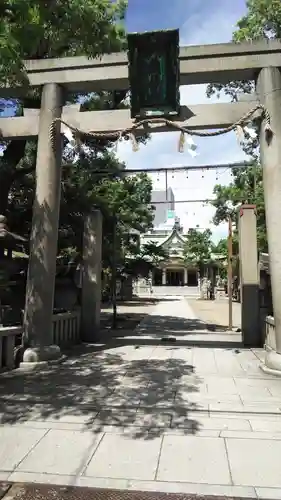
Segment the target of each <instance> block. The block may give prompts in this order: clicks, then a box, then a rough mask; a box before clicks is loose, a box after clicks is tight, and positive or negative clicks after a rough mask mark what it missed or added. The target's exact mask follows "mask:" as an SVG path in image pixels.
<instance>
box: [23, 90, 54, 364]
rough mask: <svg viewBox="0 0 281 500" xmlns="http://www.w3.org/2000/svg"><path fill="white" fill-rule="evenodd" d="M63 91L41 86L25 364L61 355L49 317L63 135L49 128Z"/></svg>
mask: <svg viewBox="0 0 281 500" xmlns="http://www.w3.org/2000/svg"><path fill="white" fill-rule="evenodd" d="M62 106H63V89H62V88H61V87H60V86H59V85H58V84H56V83H49V84H46V85H44V87H43V89H42V98H41V109H40V118H39V134H38V146H37V159H36V190H35V199H34V205H33V218H32V230H31V237H30V252H29V266H28V276H27V285H26V299H25V300H26V302H25V313H24V324H23V346H24V347H27V349H26V350H25V352H24V355H23V362H24V363H36V362H37V363H38V362H39V363H40V362H44V361H48V360H53V359H58V358H59V357H60V348H59V347H58V346H55V345H52V343H53V335H52V330H53V328H52V317H53V303H54V289H55V277H56V255H57V239H58V222H59V209H60V192H61V157H62V138H61V135H60V124H59V123H58V124H57V134H56V144H55V149H53V147H52V144H51V140H50V126H51V124H52V122H53V120H54V119H55V118H60V117H61V115H62Z"/></svg>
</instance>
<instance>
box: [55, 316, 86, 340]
mask: <svg viewBox="0 0 281 500" xmlns="http://www.w3.org/2000/svg"><path fill="white" fill-rule="evenodd" d="M79 341H80V310H77V311H74V312H65V313H59V314H54V316H53V343H54V344H56V345H59V346H66V345H71V344H77V343H78V342H79Z"/></svg>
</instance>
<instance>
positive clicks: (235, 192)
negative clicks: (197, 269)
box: [207, 0, 281, 252]
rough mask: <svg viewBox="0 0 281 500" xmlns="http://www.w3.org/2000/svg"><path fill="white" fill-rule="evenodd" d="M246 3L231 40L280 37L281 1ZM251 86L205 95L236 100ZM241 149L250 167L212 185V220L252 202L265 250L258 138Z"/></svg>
mask: <svg viewBox="0 0 281 500" xmlns="http://www.w3.org/2000/svg"><path fill="white" fill-rule="evenodd" d="M246 5H247V13H246V15H245V16H243V17H242V18H241V19H240V20H239V21H238V22H237V29H236V30H235V31H234V33H233V38H232V41H233V42H235V43H240V42H243V41H247V42H251V41H254V40H259V39H261V38H264V39H274V38H280V36H281V3H280V1H279V0H248V1H247V2H246ZM254 87H255V84H254V82H251V81H250V82H244V81H232V82H230V83H228V84H227V85H223V84H216V85H209V86H208V88H207V95H208V96H211V95H213V94H216V95H217V96H218V97H219V96H220V95H221V92H224V94H226V95H228V96H230V97H231V100H232V101H237V100H238V96H239V94H241V93H246V94H247V93H251V92H252V91H253V90H254ZM254 126H255V127H256V129H258V124H254ZM243 149H244V151H245V152H246V153H247V154H248V155H250V157H251V158H252V159H253V167H252V168H248V169H243V170H239V171H238V169H233V171H232V174H233V181H232V183H231V184H230V186H227V187H226V186H221V185H217V186H215V188H214V194H215V196H216V200H215V201H214V203H213V205H214V206H215V208H216V213H215V216H214V223H215V224H220V223H221V222H222V221H225V220H226V219H227V217H228V216H229V215H231V216H232V217H233V219H234V220H236V221H237V209H238V206H239V205H240V204H241V203H243V202H245V203H254V204H255V205H256V207H257V229H258V247H259V250H260V251H261V252H266V251H267V250H268V248H267V237H266V220H265V206H264V195H263V184H262V170H261V166H260V162H259V148H258V139H255V140H251V139H250V138H249V137H248V138H247V139H246V140H245V142H244V143H243Z"/></svg>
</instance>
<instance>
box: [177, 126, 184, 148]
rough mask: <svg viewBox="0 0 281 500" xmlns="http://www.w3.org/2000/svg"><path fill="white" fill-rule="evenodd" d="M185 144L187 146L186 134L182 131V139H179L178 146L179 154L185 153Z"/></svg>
mask: <svg viewBox="0 0 281 500" xmlns="http://www.w3.org/2000/svg"><path fill="white" fill-rule="evenodd" d="M184 144H185V134H184V132H183V130H182V131H181V133H180V138H179V146H178V152H179V153H184Z"/></svg>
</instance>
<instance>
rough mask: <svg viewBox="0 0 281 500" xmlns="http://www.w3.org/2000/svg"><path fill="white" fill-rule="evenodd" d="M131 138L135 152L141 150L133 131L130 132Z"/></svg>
mask: <svg viewBox="0 0 281 500" xmlns="http://www.w3.org/2000/svg"><path fill="white" fill-rule="evenodd" d="M130 139H131V143H132V147H133V152H134V153H135V152H136V151H138V150H139V145H138V143H137V139H136V137H135V135H134V134H133V133H132V132H131V133H130Z"/></svg>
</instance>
